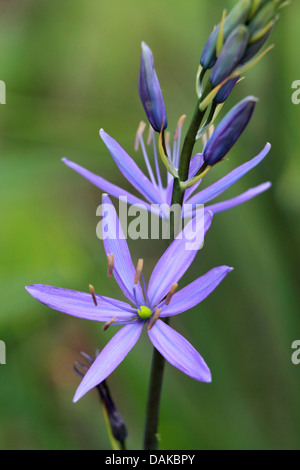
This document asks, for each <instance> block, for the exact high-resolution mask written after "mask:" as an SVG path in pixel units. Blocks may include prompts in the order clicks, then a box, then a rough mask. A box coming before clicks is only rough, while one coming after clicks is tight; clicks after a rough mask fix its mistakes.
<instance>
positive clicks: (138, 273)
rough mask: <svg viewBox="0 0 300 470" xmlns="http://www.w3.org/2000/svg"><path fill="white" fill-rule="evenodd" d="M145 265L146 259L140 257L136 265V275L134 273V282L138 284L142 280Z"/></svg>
mask: <svg viewBox="0 0 300 470" xmlns="http://www.w3.org/2000/svg"><path fill="white" fill-rule="evenodd" d="M143 265H144V260H143V258H140V259H139V260H138V262H137V265H136V271H135V275H134V281H133V282H134V284H137V283H138V282H139V280H140V277H141V273H142V270H143Z"/></svg>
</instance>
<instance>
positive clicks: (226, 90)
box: [213, 77, 240, 104]
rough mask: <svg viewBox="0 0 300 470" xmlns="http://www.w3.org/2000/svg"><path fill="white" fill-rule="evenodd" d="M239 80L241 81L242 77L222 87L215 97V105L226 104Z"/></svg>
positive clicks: (229, 81)
mask: <svg viewBox="0 0 300 470" xmlns="http://www.w3.org/2000/svg"><path fill="white" fill-rule="evenodd" d="M239 79H240V77H235V78H231V79H230V80H228V82H226V83H225V84H224V85H223V86H222V88H221V89H220V90H219V91H218V93H217V94H216V96H215V97H214V99H213V101H214V102H215V103H218V104H220V103H224V101H226V100H227V98H228V96H229V95H230V93H231V92H232V90H233V88H234V87H235V85H236V83H237V82H238V81H239Z"/></svg>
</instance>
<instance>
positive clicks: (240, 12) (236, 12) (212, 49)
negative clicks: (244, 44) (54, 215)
mask: <svg viewBox="0 0 300 470" xmlns="http://www.w3.org/2000/svg"><path fill="white" fill-rule="evenodd" d="M250 8H251V0H240V2H239V3H238V4H237V5H236V6H235V7H234V8H233V9H232V10H231V11H230V13H229V14H228V16H227V17H226V19H225V24H224V30H223V37H224V40H226V39H227V37H228V36H229V35H230V33H231V32H232V31H233V30H234V29H235V28H236V27H237V26H238V25H239V24H244V23H245V22H246V20H247V17H248V15H249V12H250ZM219 31H220V24H218V26H217V27H216V28H215V29H214V30H213V31H212V33H211V34H210V36H209V38H208V40H207V42H206V44H205V46H204V49H203V52H202V55H201V59H200V64H201V65H202V67H203V68H204V69H205V70H208V69H211V68H212V67H213V66H214V64H215V62H216V60H217V56H216V45H217V40H218V36H219Z"/></svg>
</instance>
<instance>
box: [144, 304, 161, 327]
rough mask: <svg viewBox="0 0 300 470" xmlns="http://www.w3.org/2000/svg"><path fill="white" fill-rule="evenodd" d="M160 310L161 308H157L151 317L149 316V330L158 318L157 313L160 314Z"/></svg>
mask: <svg viewBox="0 0 300 470" xmlns="http://www.w3.org/2000/svg"><path fill="white" fill-rule="evenodd" d="M160 312H161V308H157V309H156V310H155V312H154V314H153V317H152V318H151V320H150V322H149V325H148V328H147V329H148V330H151V328H152V327H153V325H154V324H155V323H156V322H157V320H158V318H159V315H160Z"/></svg>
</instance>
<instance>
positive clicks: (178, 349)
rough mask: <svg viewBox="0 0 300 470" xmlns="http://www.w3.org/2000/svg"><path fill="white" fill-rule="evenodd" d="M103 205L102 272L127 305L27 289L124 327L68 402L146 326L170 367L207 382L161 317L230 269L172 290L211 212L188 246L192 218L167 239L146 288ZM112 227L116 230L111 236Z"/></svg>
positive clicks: (190, 303) (204, 370) (58, 306)
mask: <svg viewBox="0 0 300 470" xmlns="http://www.w3.org/2000/svg"><path fill="white" fill-rule="evenodd" d="M102 202H103V204H105V205H109V206H107V207H109V208H110V210H109V211H108V213H109V217H108V219H107V220H108V221H107V224H106V225H105V227H103V230H104V231H106V232H105V234H103V243H104V249H105V252H106V254H107V257H108V261H109V262H108V275H109V276H111V275H112V274H113V275H114V277H115V279H116V281H117V283H118V284H119V286H120V288H121V290H122V291H123V293H124V295H125V296H126V297H127V299H128V300H129V303H127V302H123V301H121V300H116V299H112V298H110V297H104V296H102V295H98V294H95V291H94V289H93V288H91V293H92V295H91V294H90V293H85V292H78V291H74V290H69V289H63V288H58V287H52V286H46V285H41V284H35V285H31V286H27V287H26V289H27V291H28V292H29V293H30V294H31V295H32V296H33V297H34V298H35V299H37V300H39V301H40V302H42V303H44V304H46V305H48V306H49V307H51V308H53V309H55V310H58V311H61V312H63V313H67V314H69V315H73V316H75V317H79V318H84V319H88V320H94V321H99V322H105V325H104V329H105V328H106V327H107V326H109V325H124V326H123V327H122V328H121V329H120V330H119V331H118V332H117V333H116V334H115V335H114V336H113V338H112V339H111V340H110V341H109V342H108V343H107V345H106V346H105V347H104V349H103V350H102V351H101V352H100V354H99V355H98V356H97V358H96V360H95V361H94V363H93V364H92V366H91V367H90V369H89V370H88V371H87V373H86V375H85V376H84V378H83V380H82V382H81V384H80V385H79V387H78V389H77V391H76V394H75V397H74V401H75V402H76V401H77V400H79V399H80V398H81V397H82V396H83V395H84V394H85V393H87V392H88V391H89V390H90V389H92V388H93V387H95V386H96V385H97V384H99V383H100V382H102V381H103V380H105V379H106V378H107V377H108V376H109V375H110V374H111V373H112V372H113V371H114V370H115V369H116V367H117V366H118V365H119V364H120V363H121V362H122V361H123V359H124V358H125V356H126V355H127V354H128V353H129V351H130V350H131V349H132V348H133V346H134V345H135V344H136V342H137V341H138V339H139V337H140V335H141V332H142V329H143V327H144V326H147V332H148V336H149V338H150V341H151V342H152V344H153V345H154V347H155V348H156V349H157V350H158V351H159V352H160V353H161V354H162V356H163V357H164V358H165V359H166V360H167V361H168V362H169V363H170V364H172V365H173V366H175V367H177V368H178V369H179V370H181V371H182V372H184V373H185V374H187V375H189V376H190V377H192V378H194V379H196V380H199V381H203V382H210V381H211V373H210V370H209V368H208V366H207V365H206V363H205V362H204V360H203V358H202V357H201V356H200V354H199V353H198V352H197V351H196V349H195V348H194V347H193V346H192V345H191V344H190V343H189V342H188V341H187V340H186V339H185V338H184V337H183V336H181V335H180V334H179V333H177V332H176V331H175V330H174V329H173V328H171V327H170V326H168V325H167V324H166V323H165V322H164V321H163V320H162V319H163V318H166V317H171V316H173V315H178V314H180V313H182V312H184V311H186V310H189V309H191V308H192V307H194V306H195V305H197V304H199V303H200V302H202V300H204V299H205V298H206V297H207V296H208V295H209V294H210V293H211V292H212V291H213V290H214V289H215V288H216V287H217V285H218V284H219V283H220V282H221V281H222V280H223V278H224V277H225V276H226V275H227V274H228V273H229V272H230V271H231V270H232V268H230V267H228V266H219V267H216V268H213V269H212V270H210V271H209V272H207V273H206V274H204V275H203V276H201V277H199V278H198V279H196V280H195V281H193V282H192V283H190V284H188V285H187V286H186V287H183V288H182V289H181V290H179V291H178V292H175V291H176V288H177V285H178V282H179V281H180V279H181V278H182V276H183V275H184V273H185V272H186V271H187V269H188V268H189V266H190V265H191V263H192V261H193V260H194V258H195V256H196V253H197V251H198V249H199V248H200V246H201V245H202V243H203V237H204V234H205V233H206V231H207V230H208V228H209V227H210V224H211V221H212V216H213V214H212V213H211V212H210V211H205V212H204V216H203V231H202V234H201V236H199V232H197V236H196V238H195V241H193V249H187V243H191V240H192V238H193V237H192V235H193V234H195V232H194V229H193V224H194V220H193V219H192V220H191V221H190V222H189V223H188V224H187V225H186V226H185V227H184V229H183V231H182V233H181V234H179V235H178V236H177V238H176V239H175V240H174V241H173V242H172V243H171V245H170V246H169V247H168V248H167V250H166V251H165V252H164V254H163V255H162V256H161V258H160V259H159V261H158V262H157V264H156V266H155V267H154V269H153V271H152V274H151V276H150V280H149V283H148V286H146V282H145V280H144V277H143V274H142V264H143V263H142V260H141V259H140V260H139V262H138V263H137V268H135V266H134V264H133V261H132V258H131V255H130V251H129V248H128V245H127V242H126V239H125V237H124V234H123V231H122V228H121V226H120V224H119V220H118V217H117V214H116V211H115V209H114V206H113V204H112V202H111V200H110V199H109V197H108V196H107V195H103V200H102ZM116 229H117V230H118V232H117V234H118V236H117V237H116Z"/></svg>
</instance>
